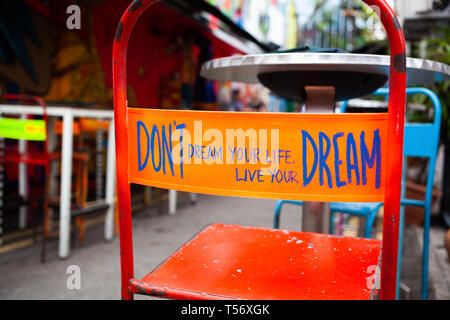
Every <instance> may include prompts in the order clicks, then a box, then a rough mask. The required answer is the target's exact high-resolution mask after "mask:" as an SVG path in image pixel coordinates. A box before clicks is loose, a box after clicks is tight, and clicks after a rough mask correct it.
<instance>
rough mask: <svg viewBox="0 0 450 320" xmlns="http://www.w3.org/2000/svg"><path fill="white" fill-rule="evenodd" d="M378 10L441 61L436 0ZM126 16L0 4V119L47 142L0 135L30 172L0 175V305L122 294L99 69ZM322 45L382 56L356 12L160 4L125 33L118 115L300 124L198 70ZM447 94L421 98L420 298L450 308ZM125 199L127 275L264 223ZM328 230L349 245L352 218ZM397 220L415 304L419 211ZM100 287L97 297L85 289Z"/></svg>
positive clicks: (411, 162)
mask: <svg viewBox="0 0 450 320" xmlns="http://www.w3.org/2000/svg"><path fill="white" fill-rule="evenodd" d="M387 2H388V3H389V4H390V5H391V6H392V8H393V9H394V10H395V12H396V13H397V15H398V17H399V21H400V23H401V25H402V27H403V29H404V33H405V37H406V41H407V54H408V56H409V57H416V58H423V59H431V60H434V61H439V62H443V63H446V64H450V24H449V21H450V5H449V1H448V0H440V1H439V0H415V1H408V0H387ZM129 4H130V1H129V0H84V1H83V0H80V1H74V0H3V1H1V2H0V91H1V95H0V117H2V118H6V117H9V118H11V117H13V118H16V119H22V120H44V121H45V122H44V125H45V131H46V135H45V138H44V139H41V140H40V141H26V139H23V138H21V139H11V138H10V137H9V138H5V137H0V151H1V153H2V156H5V157H6V156H7V155H8V154H10V155H12V154H20V153H26V154H27V155H29V156H30V157H34V158H35V159H40V161H41V162H39V164H36V163H31V162H29V161H28V162H26V161H25V162H23V163H22V162H21V161H20V160H21V159H22V158H20V157H19V158H15V159H16V160H15V161H9V162H7V161H3V162H2V163H1V164H0V165H1V168H0V180H1V181H0V189H1V201H0V299H23V298H32V299H35V298H36V299H39V298H46V299H80V298H81V299H96V298H101V299H117V298H119V296H120V289H119V286H120V272H119V251H118V239H117V238H118V216H117V208H116V206H117V199H116V197H115V162H114V159H113V158H114V146H113V144H114V131H113V126H112V119H113V111H112V110H113V101H112V68H111V66H112V45H113V39H114V35H115V33H116V28H117V25H118V22H119V20H120V17H121V15H122V14H123V12H124V11H125V10H126V8H127V7H128V6H129ZM324 48H327V49H340V50H343V51H347V52H352V53H361V54H376V55H378V54H380V55H387V54H389V44H388V42H387V40H386V35H385V32H384V29H383V27H382V25H381V23H380V21H379V19H378V17H377V15H376V14H375V13H374V12H373V11H372V10H371V8H370V7H368V6H366V5H365V4H363V2H362V1H360V0H328V1H325V0H207V1H206V0H195V1H190V0H168V1H165V2H164V3H162V4H158V5H156V6H155V7H154V8H153V9H151V10H149V11H148V12H146V13H145V14H144V15H143V16H142V17H141V19H140V20H139V23H138V24H137V25H136V27H135V30H134V32H133V36H132V38H131V41H130V45H129V50H128V88H127V90H128V99H129V100H128V105H129V106H140V107H161V108H167V109H192V110H223V111H237V112H239V111H250V112H299V111H301V110H302V108H303V105H302V104H301V103H298V102H294V101H290V100H288V99H284V98H282V97H279V96H277V95H275V94H273V93H271V92H270V91H269V90H268V89H266V88H264V87H263V86H262V85H257V84H252V85H250V84H242V83H234V82H218V81H211V80H208V79H205V78H203V77H201V76H200V75H199V72H200V68H201V65H202V64H203V63H204V62H206V61H208V60H211V59H213V58H219V57H226V56H230V55H242V54H259V53H268V52H272V51H277V50H278V51H281V50H292V49H296V50H303V51H305V50H314V49H324ZM449 85H450V82H449V81H444V82H440V83H438V84H435V85H430V86H427V88H429V89H431V90H432V91H434V92H435V93H436V94H437V95H438V97H439V99H440V101H441V103H442V125H441V132H440V137H439V152H438V154H437V161H436V167H435V170H434V184H433V185H434V190H433V202H432V236H431V247H430V252H432V255H431V258H430V264H431V266H430V274H431V275H432V276H431V279H430V282H431V287H430V293H431V294H430V298H431V299H450V271H449V270H450V267H449V261H448V256H447V251H446V250H449V248H450V244H449V243H447V249H446V247H445V234H446V233H447V229H448V227H449V226H450V117H449V114H448V110H449V109H448V107H449V104H450V90H449ZM8 94H9V95H10V96H9V97H8ZM13 95H16V96H13ZM35 96H37V97H40V98H41V99H42V100H43V101H41V100H39V101H38V100H36V99H34V98H33V97H35ZM369 100H370V101H369ZM374 100H375V103H376V102H378V103H382V102H383V101H382V100H383V99H380V98H374V97H368V98H364V99H359V100H355V101H352V102H350V103H349V108H353V109H354V110H358V108H359V107H361V106H362V105H364V103H366V104H367V101H369V102H371V103H374ZM365 101H366V102H365ZM43 103H44V104H45V105H43ZM30 106H33V107H32V108H34V109H30ZM33 110H34V111H33ZM36 110H37V111H36ZM366 110H367V109H366ZM408 110H409V111H408V117H409V120H410V121H413V122H420V123H428V122H431V121H432V119H433V112H432V110H433V108H432V103H431V101H429V99H427V98H426V97H422V96H413V97H411V98H408ZM5 125H6V124H5ZM41 129H42V128H41ZM428 170H430V168H428V160H424V159H420V158H417V159H416V158H409V159H408V172H407V179H406V183H407V185H406V193H407V195H408V196H409V197H411V198H414V199H423V198H424V197H425V193H426V178H427V172H428ZM132 190H133V192H132V195H133V199H132V202H133V212H134V218H135V223H136V225H135V228H136V234H135V239H139V240H141V241H140V242H141V243H142V242H143V243H144V244H139V245H137V244H136V245H135V246H136V255H138V256H137V258H136V260H137V261H138V263H136V265H137V266H136V268H137V271H136V274H137V275H139V274H140V273H143V272H144V270H143V269H140V268H141V267H140V265H143V264H145V265H146V266H148V265H152V266H156V265H157V264H158V263H159V262H160V261H162V259H163V257H164V256H165V255H166V253H170V252H172V251H173V250H175V249H176V248H177V247H178V246H179V245H180V244H181V243H183V242H184V241H185V240H187V239H189V237H190V235H191V234H192V232H191V231H194V232H195V231H198V230H200V229H201V227H203V226H204V225H206V224H207V222H208V221H211V222H229V223H238V224H250V225H259V226H263V227H270V226H271V224H272V213H273V208H274V206H275V202H274V201H272V200H257V199H239V198H227V199H223V198H219V197H213V196H207V195H193V194H187V193H181V192H179V193H175V192H173V191H167V190H161V189H156V188H149V187H143V186H138V185H133V186H132ZM249 208H251V209H249ZM298 211H299V209H298V208H295V207H289V208H287V209H286V220H285V222H283V227H284V228H286V229H298V213H299V212H298ZM244 216H245V217H244ZM239 217H240V218H241V220H239V219H238V218H239ZM339 219H340V221H341V226H342V228H340V229H339V232H340V233H341V234H344V235H349V236H361V232H362V231H361V230H362V229H361V228H362V227H361V226H362V223H360V221H359V220H360V219H358V218H356V217H352V216H347V215H342V216H341V217H340V218H339ZM136 221H137V222H136ZM381 222H382V209H381V212H380V215H379V216H378V218H377V220H376V222H375V231H374V234H373V236H374V237H378V238H379V237H380V236H381V228H382V224H381ZM405 222H406V229H405V240H404V241H405V242H404V243H405V244H404V246H405V248H404V250H405V252H404V256H405V257H404V262H403V263H404V266H406V269H407V271H405V272H406V273H405V276H404V282H405V285H404V286H403V291H402V297H403V298H406V299H408V298H409V299H413V298H418V297H419V296H420V264H421V247H420V246H421V244H420V243H421V241H422V240H421V232H422V229H421V228H422V226H423V223H424V210H423V208H418V207H408V208H406V210H405ZM177 227H178V228H179V229H180V228H181V229H182V231H177V230H178V229H177ZM138 242H139V241H138V240H137V241H136V243H138ZM447 242H450V239H449V237H448V236H447ZM144 245H145V247H144ZM141 246H142V248H141V250H138V249H139V248H140V247H141ZM149 247H150V248H149ZM144 248H145V249H144ZM139 252H141V253H139ZM139 254H140V255H139ZM150 256H151V257H150ZM43 262H45V264H44V263H43ZM69 265H77V266H80V268H81V272H82V273H81V274H82V286H81V289H80V290H70V289H67V288H66V278H67V276H68V273H67V272H66V271H67V267H68V266H69ZM404 269H405V267H404ZM99 285H103V286H104V290H102V292H98V291H97V290H96V288H97V287H98V286H99Z"/></svg>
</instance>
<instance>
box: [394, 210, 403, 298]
mask: <svg viewBox="0 0 450 320" xmlns="http://www.w3.org/2000/svg"><path fill="white" fill-rule="evenodd" d="M404 216H405V207H403V206H402V207H401V208H400V221H399V226H398V253H397V285H396V291H395V298H396V299H397V300H399V299H400V281H401V278H402V253H403V229H404Z"/></svg>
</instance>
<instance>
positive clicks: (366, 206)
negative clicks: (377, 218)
mask: <svg viewBox="0 0 450 320" xmlns="http://www.w3.org/2000/svg"><path fill="white" fill-rule="evenodd" d="M382 205H383V203H380V202H332V203H331V204H330V209H331V210H332V211H338V212H343V213H352V214H355V215H368V214H370V213H373V212H375V213H376V212H377V211H378V209H380V208H381V206H382Z"/></svg>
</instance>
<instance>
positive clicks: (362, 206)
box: [274, 88, 442, 300]
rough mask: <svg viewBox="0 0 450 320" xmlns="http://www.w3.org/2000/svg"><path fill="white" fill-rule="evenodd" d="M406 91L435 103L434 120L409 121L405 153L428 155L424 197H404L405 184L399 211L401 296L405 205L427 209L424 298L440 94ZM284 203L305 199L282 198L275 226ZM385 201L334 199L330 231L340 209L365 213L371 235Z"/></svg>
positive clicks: (423, 295)
mask: <svg viewBox="0 0 450 320" xmlns="http://www.w3.org/2000/svg"><path fill="white" fill-rule="evenodd" d="M374 94H375V95H382V96H387V95H388V94H389V90H388V89H387V88H382V89H379V90H377V91H376V92H375V93H374ZM406 94H407V95H414V94H425V95H426V96H428V97H429V98H430V99H431V101H432V103H433V105H434V121H433V123H415V124H414V123H406V124H405V136H404V146H403V154H404V156H405V157H422V158H428V159H429V166H428V168H429V169H428V177H427V183H426V193H425V201H421V200H412V199H406V198H405V186H406V183H403V187H402V201H401V204H402V208H401V211H400V226H399V245H398V266H397V268H398V270H397V299H398V298H399V291H400V290H399V285H400V276H401V265H402V263H401V262H402V247H403V228H404V206H418V207H423V208H424V209H425V217H424V227H423V251H422V290H421V298H422V299H424V300H425V299H427V297H428V260H429V243H430V216H431V200H432V191H433V180H434V170H435V166H436V157H437V152H438V147H439V133H440V126H441V113H442V107H441V103H440V101H439V98H438V97H437V95H436V94H435V93H434V92H432V91H430V90H428V89H425V88H407V89H406ZM347 103H348V102H347V101H346V102H344V103H343V104H342V106H341V112H345V110H346V107H347ZM404 168H405V169H404V170H403V182H405V180H406V166H404ZM285 203H291V204H297V205H303V202H302V201H285V200H280V201H278V202H277V204H276V206H275V213H274V228H278V227H279V220H280V212H281V207H282V206H283V204H285ZM382 205H383V204H382V203H331V204H330V233H331V234H332V233H334V215H335V213H337V212H341V213H347V214H350V215H355V216H359V217H365V218H366V222H365V227H364V237H366V238H370V235H371V233H372V228H373V223H374V221H375V218H376V215H377V213H378V210H379V209H380V208H381V206H382Z"/></svg>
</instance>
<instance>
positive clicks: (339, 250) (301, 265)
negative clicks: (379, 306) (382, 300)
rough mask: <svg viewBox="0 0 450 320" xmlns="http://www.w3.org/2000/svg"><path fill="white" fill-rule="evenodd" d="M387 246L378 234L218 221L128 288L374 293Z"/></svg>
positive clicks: (265, 295) (198, 293) (259, 294)
mask: <svg viewBox="0 0 450 320" xmlns="http://www.w3.org/2000/svg"><path fill="white" fill-rule="evenodd" d="M380 246H381V242H380V241H378V240H373V239H362V238H344V237H338V236H332V235H326V234H315V233H306V232H298V231H286V230H278V229H264V228H255V227H244V226H236V225H225V224H213V225H210V226H208V227H207V228H205V229H204V230H203V231H201V232H200V233H198V234H197V235H196V236H195V237H194V238H193V239H192V240H190V241H189V242H187V243H185V244H184V245H183V246H182V247H181V248H180V249H178V251H176V252H175V253H174V254H172V255H171V256H170V257H169V258H168V259H167V260H166V261H165V262H164V263H162V264H161V265H160V266H158V267H157V268H156V269H155V270H153V271H152V272H151V273H149V274H148V275H147V276H145V277H144V278H143V279H142V280H135V279H133V280H130V282H129V288H130V290H131V291H132V292H134V293H139V294H146V295H152V296H158V297H163V298H169V299H256V300H262V299H274V300H278V299H279V300H288V299H299V300H303V299H314V300H320V299H369V297H370V294H371V290H370V288H369V287H368V279H367V278H368V277H370V276H372V275H373V272H371V273H370V272H369V273H368V268H369V266H372V265H374V266H376V265H378V261H379V255H380ZM369 271H370V270H369Z"/></svg>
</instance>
